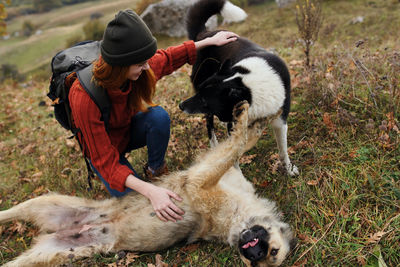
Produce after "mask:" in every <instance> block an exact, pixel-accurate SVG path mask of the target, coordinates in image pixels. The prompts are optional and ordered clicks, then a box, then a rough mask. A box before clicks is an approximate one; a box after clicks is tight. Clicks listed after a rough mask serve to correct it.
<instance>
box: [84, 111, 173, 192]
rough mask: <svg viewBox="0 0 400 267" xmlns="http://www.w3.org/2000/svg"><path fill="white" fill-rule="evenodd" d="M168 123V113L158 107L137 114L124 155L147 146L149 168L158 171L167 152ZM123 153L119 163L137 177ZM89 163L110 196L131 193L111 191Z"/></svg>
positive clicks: (108, 185)
mask: <svg viewBox="0 0 400 267" xmlns="http://www.w3.org/2000/svg"><path fill="white" fill-rule="evenodd" d="M170 123H171V121H170V119H169V115H168V113H167V112H166V111H165V110H164V109H163V108H162V107H160V106H156V107H150V108H149V111H148V112H139V113H138V114H136V115H135V116H133V117H132V121H131V130H130V140H129V144H128V147H127V148H126V150H125V153H127V152H130V151H132V150H135V149H138V148H141V147H144V146H147V154H148V155H147V157H148V164H149V167H150V168H152V169H153V170H156V169H158V168H159V167H161V165H162V164H163V163H164V157H165V152H166V151H167V147H168V141H169V136H170ZM125 153H123V154H121V155H120V157H119V162H120V163H121V164H123V165H126V166H128V167H129V168H130V169H131V170H132V171H133V172H134V174H135V176H136V177H139V175H138V174H137V173H136V171H135V170H134V169H133V167H132V165H131V164H130V163H129V161H128V160H127V159H126V158H125V156H124V154H125ZM89 162H90V165H91V167H92V169H93V171H94V172H95V173H96V175H97V176H98V177H99V178H100V180H101V181H102V182H103V183H104V185H105V186H106V188H107V190H108V192H109V193H110V194H111V195H112V196H114V197H122V196H124V195H125V194H126V193H128V192H130V191H132V189H130V188H126V189H125V191H123V192H119V191H118V190H115V189H112V188H111V187H110V184H109V183H108V182H107V181H106V180H105V179H104V178H103V177H102V176H101V174H100V173H99V172H98V171H97V170H96V168H95V167H94V166H93V164H92V162H91V161H90V160H89Z"/></svg>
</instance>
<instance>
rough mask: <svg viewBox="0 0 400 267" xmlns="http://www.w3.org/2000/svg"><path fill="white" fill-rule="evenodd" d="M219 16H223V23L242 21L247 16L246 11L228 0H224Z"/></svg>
mask: <svg viewBox="0 0 400 267" xmlns="http://www.w3.org/2000/svg"><path fill="white" fill-rule="evenodd" d="M220 13H221V16H222V17H223V18H224V21H223V24H225V23H232V22H240V21H244V20H245V19H246V18H247V14H246V12H245V11H244V10H243V9H241V8H240V7H238V6H235V5H234V4H232V3H231V2H229V1H226V2H225V4H224V6H223V8H222V10H221V12H220Z"/></svg>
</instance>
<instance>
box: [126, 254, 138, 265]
mask: <svg viewBox="0 0 400 267" xmlns="http://www.w3.org/2000/svg"><path fill="white" fill-rule="evenodd" d="M137 258H139V255H137V254H135V253H132V252H129V253H128V254H126V258H125V266H128V265H129V264H130V263H132V262H134V261H135V260H136V259H137Z"/></svg>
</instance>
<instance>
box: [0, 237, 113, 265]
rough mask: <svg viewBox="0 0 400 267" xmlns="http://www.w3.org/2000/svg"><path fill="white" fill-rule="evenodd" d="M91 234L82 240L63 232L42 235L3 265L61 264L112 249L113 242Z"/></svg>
mask: <svg viewBox="0 0 400 267" xmlns="http://www.w3.org/2000/svg"><path fill="white" fill-rule="evenodd" d="M75 235H76V234H75ZM90 235H92V234H90ZM90 235H89V234H87V235H86V237H84V239H86V240H80V241H77V240H71V239H72V238H74V237H71V236H67V235H64V236H63V235H62V233H61V234H60V233H53V234H46V235H42V236H40V237H38V238H37V239H36V240H35V244H34V245H32V247H31V248H30V249H29V250H27V251H25V252H24V253H23V254H21V255H20V256H18V258H16V259H15V260H13V261H10V262H8V263H6V264H5V265H3V267H33V266H37V267H39V266H40V267H43V266H59V265H60V264H62V263H66V262H68V261H70V260H75V259H78V258H82V257H89V256H91V255H93V254H95V253H100V252H103V253H106V252H108V251H109V250H110V249H111V247H110V246H111V244H112V243H111V244H108V245H105V244H104V243H103V242H102V240H99V238H97V237H95V236H92V237H90ZM89 238H91V240H89Z"/></svg>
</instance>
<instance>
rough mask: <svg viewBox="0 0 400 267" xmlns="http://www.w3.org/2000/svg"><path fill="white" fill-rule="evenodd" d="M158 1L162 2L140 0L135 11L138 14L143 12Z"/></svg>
mask: <svg viewBox="0 0 400 267" xmlns="http://www.w3.org/2000/svg"><path fill="white" fill-rule="evenodd" d="M157 2H160V0H140V2H139V3H137V5H136V8H135V12H136V13H137V14H142V13H143V11H145V9H146V8H147V7H148V6H149V5H151V4H154V3H157Z"/></svg>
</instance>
